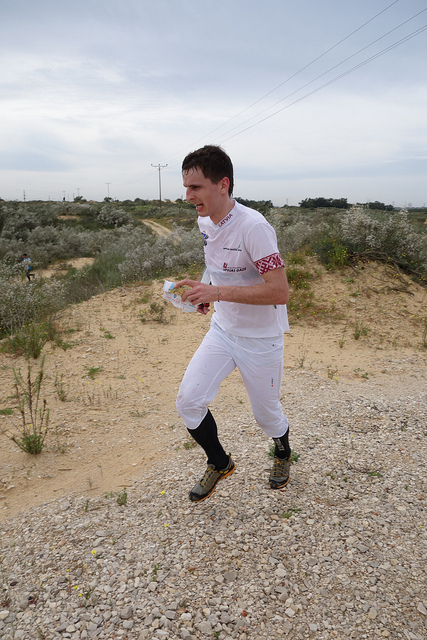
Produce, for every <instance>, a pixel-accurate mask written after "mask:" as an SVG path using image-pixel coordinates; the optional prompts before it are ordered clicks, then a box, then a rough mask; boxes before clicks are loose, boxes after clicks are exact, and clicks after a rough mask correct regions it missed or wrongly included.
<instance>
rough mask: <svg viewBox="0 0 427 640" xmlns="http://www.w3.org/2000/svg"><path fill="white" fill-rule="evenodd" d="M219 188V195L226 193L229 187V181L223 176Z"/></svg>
mask: <svg viewBox="0 0 427 640" xmlns="http://www.w3.org/2000/svg"><path fill="white" fill-rule="evenodd" d="M220 186H221V193H228V189H229V187H230V179H229V178H226V177H225V176H224V178H222V180H220Z"/></svg>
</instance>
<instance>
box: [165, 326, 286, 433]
mask: <svg viewBox="0 0 427 640" xmlns="http://www.w3.org/2000/svg"><path fill="white" fill-rule="evenodd" d="M236 367H237V368H238V369H239V372H240V374H241V376H242V379H243V382H244V384H245V387H246V391H247V392H248V396H249V399H250V402H251V407H252V411H253V414H254V417H255V420H256V421H257V423H258V425H259V426H260V427H261V429H263V431H264V432H265V433H266V434H267V436H270V437H272V438H280V437H281V436H283V435H284V434H285V433H286V431H287V430H288V426H289V423H288V419H287V418H286V416H285V415H284V413H283V410H282V406H281V404H280V386H281V383H282V373H283V336H279V337H278V338H277V339H276V338H242V337H240V336H233V335H230V334H228V333H225V332H224V331H222V330H221V329H220V328H219V327H217V326H215V325H213V326H211V328H210V329H209V331H208V333H207V334H206V336H205V337H204V339H203V342H202V343H201V345H200V347H199V348H198V349H197V351H196V353H195V354H194V356H193V358H192V360H191V362H190V364H189V365H188V367H187V370H186V372H185V375H184V378H183V380H182V383H181V385H180V388H179V391H178V397H177V400H176V408H177V411H178V413H179V415H180V416H181V418H182V419H183V421H184V424H185V426H186V427H187V428H188V429H196V428H197V427H198V426H199V424H200V423H201V422H202V420H203V418H204V417H205V416H206V413H207V408H208V405H209V403H210V402H212V400H213V399H214V398H215V396H216V394H217V393H218V391H219V387H220V384H221V382H222V381H223V380H224V379H225V378H226V377H227V376H228V375H230V373H231V372H232V371H234V369H235V368H236Z"/></svg>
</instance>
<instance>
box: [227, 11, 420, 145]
mask: <svg viewBox="0 0 427 640" xmlns="http://www.w3.org/2000/svg"><path fill="white" fill-rule="evenodd" d="M425 11H427V8H426V9H423V10H422V11H419V12H418V13H416V14H415V15H413V16H412V17H411V18H408V19H407V20H405V21H404V22H401V23H400V24H399V25H397V27H394V28H393V29H390V31H387V33H384V34H383V35H382V36H380V37H379V38H377V39H376V40H373V41H372V42H370V43H369V44H367V45H366V46H364V47H362V48H361V49H359V50H358V51H356V52H355V53H353V54H352V55H351V56H348V57H347V58H345V59H344V60H342V61H341V62H338V63H337V64H335V65H334V66H333V67H330V68H329V69H328V70H327V71H324V72H323V73H321V74H319V75H318V76H316V78H313V80H310V81H309V82H306V83H305V84H304V85H302V86H301V87H299V88H298V89H295V91H292V92H291V93H289V94H288V95H287V96H285V97H284V98H281V99H280V100H278V101H277V102H275V103H274V104H272V105H270V106H269V107H266V108H265V109H263V110H262V111H260V112H259V113H257V114H255V115H254V116H252V117H251V118H249V119H248V120H246V121H245V122H241V123H240V124H239V125H236V126H235V127H234V128H233V129H230V130H229V131H227V132H226V133H225V134H224V135H227V134H229V133H231V132H232V131H235V129H238V128H239V127H242V126H244V125H245V124H247V123H248V122H250V121H251V120H254V119H255V118H258V117H259V116H260V115H262V114H263V113H265V112H266V111H268V110H269V109H273V107H275V106H276V105H278V104H280V103H281V102H283V101H284V100H287V99H288V98H290V97H291V96H293V95H295V94H296V93H298V92H299V91H302V90H303V89H305V88H306V87H308V86H309V85H310V84H313V82H316V80H319V79H320V78H323V77H324V76H326V75H327V74H328V73H330V72H331V71H333V70H334V69H337V68H338V67H340V66H341V65H343V64H345V63H346V62H348V61H349V60H351V59H352V58H354V57H355V56H357V55H359V53H362V51H366V49H369V47H372V46H373V45H374V44H376V43H377V42H379V41H380V40H383V39H384V38H386V37H387V36H388V35H390V34H391V33H393V32H394V31H397V29H400V27H402V26H403V25H405V24H407V23H408V22H410V21H411V20H413V19H414V18H416V17H417V16H419V15H420V14H421V13H424V12H425ZM415 35H418V34H417V33H415ZM403 41H404V40H402V42H403ZM399 42H400V41H399ZM396 46H398V45H396ZM391 48H394V46H391V47H390V49H391ZM388 50H389V49H386V50H385V52H387V51H388ZM383 51H384V50H383ZM376 57H378V56H377V55H375V56H373V57H371V58H369V59H368V62H370V61H371V60H373V59H375V58H376ZM364 64H367V63H364ZM362 66H363V65H362ZM357 68H358V67H357V66H356V67H354V69H357ZM339 77H342V76H339ZM322 86H327V85H322ZM308 95H311V93H310V94H308ZM297 102H298V101H297ZM292 104H295V103H292ZM279 112H280V111H276V112H275V113H279ZM273 115H274V114H273ZM261 122H263V120H261ZM245 131H246V129H245Z"/></svg>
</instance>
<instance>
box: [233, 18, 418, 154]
mask: <svg viewBox="0 0 427 640" xmlns="http://www.w3.org/2000/svg"><path fill="white" fill-rule="evenodd" d="M426 30H427V25H424V26H423V27H420V28H419V29H417V30H416V31H413V32H412V33H411V34H409V35H407V36H405V37H404V38H402V39H401V40H399V41H398V42H395V43H394V44H392V45H390V46H388V47H386V48H385V49H382V51H379V52H378V53H376V54H374V55H373V56H371V57H370V58H367V59H366V60H364V61H363V62H359V64H357V65H355V66H354V67H352V68H351V69H348V70H347V71H345V72H343V73H341V74H340V75H338V76H335V78H332V79H331V80H329V81H328V82H325V83H324V84H322V85H321V86H320V87H317V88H316V89H313V91H310V92H309V93H307V94H305V95H304V96H301V97H300V98H298V99H297V100H294V102H291V103H290V104H287V105H285V106H284V107H282V108H281V109H278V110H277V111H275V112H274V113H271V114H270V115H269V116H266V117H265V118H262V119H261V120H259V121H258V122H254V124H252V125H250V126H249V127H246V129H242V130H241V131H238V132H237V133H235V134H234V135H232V136H230V137H228V138H225V140H222V143H223V142H227V141H228V140H231V139H232V138H235V137H236V136H239V135H240V134H241V133H244V132H245V131H248V130H249V129H252V128H253V127H256V126H257V125H259V124H261V123H262V122H265V121H266V120H269V119H270V118H272V117H273V116H275V115H277V114H278V113H280V112H281V111H284V110H285V109H289V107H292V106H293V105H294V104H297V103H298V102H301V101H302V100H305V99H306V98H308V97H309V96H312V95H313V94H315V93H317V92H318V91H321V90H322V89H324V88H325V87H328V86H329V85H331V84H333V83H334V82H337V81H338V80H341V78H344V77H345V76H348V75H349V74H350V73H353V72H354V71H356V70H357V69H360V68H361V67H364V66H366V65H367V64H369V63H370V62H372V61H373V60H376V58H380V57H381V56H383V55H384V54H386V53H388V52H389V51H391V50H392V49H395V48H396V47H399V46H400V45H401V44H403V43H405V42H407V41H408V40H411V39H412V38H415V37H416V36H417V35H420V33H423V32H424V31H426ZM243 124H244V123H243ZM229 133H231V132H229ZM225 135H226V134H225Z"/></svg>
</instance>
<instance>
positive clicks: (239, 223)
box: [198, 202, 289, 338]
mask: <svg viewBox="0 0 427 640" xmlns="http://www.w3.org/2000/svg"><path fill="white" fill-rule="evenodd" d="M198 224H199V228H200V231H201V233H202V236H203V240H204V245H205V262H206V266H207V268H208V269H209V272H210V275H211V282H212V284H213V285H215V286H221V285H232V286H243V287H244V286H249V285H254V284H261V283H262V282H264V280H263V278H262V274H264V273H266V272H267V271H271V270H272V269H276V268H278V267H283V266H284V263H283V260H282V257H281V255H280V253H279V250H278V247H277V238H276V232H275V231H274V229H273V227H272V226H271V225H270V224H269V223H268V222H267V220H266V219H265V218H264V216H263V215H262V214H261V213H259V212H258V211H255V210H254V209H249V208H248V207H245V206H244V205H242V204H240V203H239V202H235V205H234V207H233V209H232V210H231V211H230V213H229V214H228V215H227V216H226V217H225V218H224V219H223V220H221V222H220V223H219V224H214V223H213V222H212V220H211V219H210V218H209V217H207V218H203V217H199V218H198ZM212 323H215V324H217V325H219V327H220V328H221V329H222V330H223V331H227V332H228V333H231V334H233V335H237V336H244V337H251V338H269V337H277V336H280V335H282V334H283V333H284V332H285V331H289V324H288V315H287V311H286V305H254V304H241V303H237V302H224V301H221V302H215V313H214V315H213V317H212Z"/></svg>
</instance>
